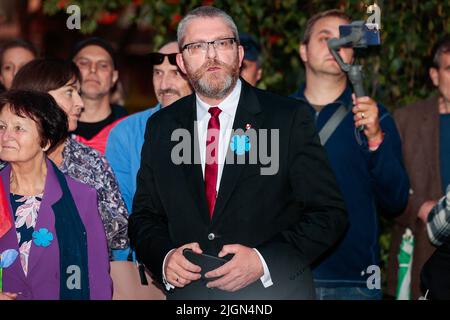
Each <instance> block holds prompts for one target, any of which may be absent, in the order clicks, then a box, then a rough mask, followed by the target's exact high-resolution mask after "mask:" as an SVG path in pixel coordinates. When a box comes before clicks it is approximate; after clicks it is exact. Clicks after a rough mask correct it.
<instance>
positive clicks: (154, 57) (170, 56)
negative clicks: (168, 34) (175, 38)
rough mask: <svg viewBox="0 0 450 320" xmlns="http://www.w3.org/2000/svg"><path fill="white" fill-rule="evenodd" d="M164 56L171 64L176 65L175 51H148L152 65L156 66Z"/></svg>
mask: <svg viewBox="0 0 450 320" xmlns="http://www.w3.org/2000/svg"><path fill="white" fill-rule="evenodd" d="M165 57H167V58H168V59H169V63H170V64H171V65H174V66H177V53H176V52H175V53H159V52H152V53H150V62H151V64H152V65H154V66H157V65H160V64H161V63H163V62H164V59H165Z"/></svg>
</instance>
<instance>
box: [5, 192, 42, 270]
mask: <svg viewBox="0 0 450 320" xmlns="http://www.w3.org/2000/svg"><path fill="white" fill-rule="evenodd" d="M10 201H11V207H12V209H13V212H14V222H15V226H16V233H17V240H18V242H19V253H20V263H21V264H22V268H23V272H24V273H25V276H26V275H27V274H28V257H29V256H30V248H31V243H32V241H33V232H34V228H35V227H36V221H37V216H38V212H39V207H40V206H41V201H42V194H38V195H36V196H21V195H17V194H13V193H11V194H10Z"/></svg>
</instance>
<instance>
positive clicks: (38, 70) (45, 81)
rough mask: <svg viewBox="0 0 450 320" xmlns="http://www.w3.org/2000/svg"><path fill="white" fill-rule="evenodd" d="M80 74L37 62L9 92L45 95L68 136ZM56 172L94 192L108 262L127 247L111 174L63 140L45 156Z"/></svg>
mask: <svg viewBox="0 0 450 320" xmlns="http://www.w3.org/2000/svg"><path fill="white" fill-rule="evenodd" d="M80 78H81V76H80V72H79V70H78V68H77V66H76V65H75V64H74V63H73V62H71V61H64V60H59V59H37V60H34V61H32V62H30V63H28V64H27V65H26V66H24V67H23V68H22V69H21V70H20V71H19V72H18V73H17V75H16V77H15V78H14V82H13V85H12V88H13V89H21V90H34V91H39V92H47V93H49V94H50V95H51V96H53V98H55V100H56V102H57V103H58V105H59V106H60V108H61V109H63V110H64V111H65V113H66V114H67V118H68V122H69V132H71V131H73V130H75V129H76V128H77V121H78V119H79V117H80V113H81V110H82V107H83V101H82V100H81V97H80V95H79V91H80ZM48 157H49V158H50V159H51V160H52V161H53V162H54V163H55V164H56V165H57V166H58V168H59V169H60V170H61V171H62V172H63V173H64V174H67V175H68V176H70V177H71V178H73V179H75V180H78V181H81V182H83V183H86V184H88V185H89V186H91V187H94V188H95V189H96V190H97V195H98V206H99V207H98V208H99V211H100V214H101V217H102V221H103V224H104V227H105V231H106V238H107V240H108V247H109V249H110V259H111V260H120V259H119V258H117V259H116V258H115V255H114V254H115V253H116V252H121V251H116V250H120V249H126V248H128V246H129V242H128V235H127V227H128V211H127V209H126V206H125V203H124V201H123V199H122V195H121V193H120V191H119V187H118V184H117V181H116V178H115V176H114V173H113V171H112V169H111V167H110V165H109V163H108V162H107V160H106V159H105V157H103V156H102V155H101V154H100V153H99V152H98V151H96V150H94V149H92V148H91V147H88V146H85V145H83V144H81V143H79V142H77V141H75V140H74V139H72V138H70V137H67V138H66V140H65V141H64V143H62V144H61V145H59V146H58V147H56V148H55V149H54V150H52V151H51V152H49V153H48Z"/></svg>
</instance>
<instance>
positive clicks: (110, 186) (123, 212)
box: [59, 138, 129, 258]
mask: <svg viewBox="0 0 450 320" xmlns="http://www.w3.org/2000/svg"><path fill="white" fill-rule="evenodd" d="M59 169H60V170H61V171H62V172H63V173H64V174H67V175H68V176H69V177H71V178H73V179H75V180H77V181H80V182H82V183H85V184H87V185H89V186H91V187H94V188H95V189H96V190H97V197H98V209H99V211H100V215H101V218H102V221H103V225H104V227H105V231H106V239H107V241H108V248H109V252H110V258H111V256H112V254H111V250H112V249H126V248H128V246H129V239H128V234H127V229H128V211H127V208H126V207H125V203H124V201H123V199H122V194H121V193H120V191H119V186H118V184H117V181H116V177H115V175H114V173H113V171H112V169H111V166H110V165H109V163H108V161H107V160H106V158H105V157H104V156H102V155H101V154H100V152H98V151H97V150H94V149H92V148H91V147H88V146H85V145H84V144H82V143H80V142H77V141H75V140H73V139H72V138H68V139H67V140H66V142H65V143H64V150H63V162H62V164H61V166H60V168H59Z"/></svg>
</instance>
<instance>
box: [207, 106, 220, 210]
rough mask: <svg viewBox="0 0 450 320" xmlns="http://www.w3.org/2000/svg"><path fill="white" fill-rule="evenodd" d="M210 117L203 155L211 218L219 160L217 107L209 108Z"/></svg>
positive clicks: (218, 112) (214, 201)
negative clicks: (204, 155) (204, 153)
mask: <svg viewBox="0 0 450 320" xmlns="http://www.w3.org/2000/svg"><path fill="white" fill-rule="evenodd" d="M208 112H209V113H210V114H211V118H210V119H209V122H208V134H207V136H206V157H205V190H206V201H207V202H208V209H209V216H210V217H211V218H212V216H213V212H214V206H215V204H216V196H217V194H216V193H217V191H216V185H217V174H218V171H219V170H218V162H219V158H218V157H219V133H220V121H219V114H220V113H221V112H222V110H220V109H219V108H218V107H211V108H209V110H208Z"/></svg>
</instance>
